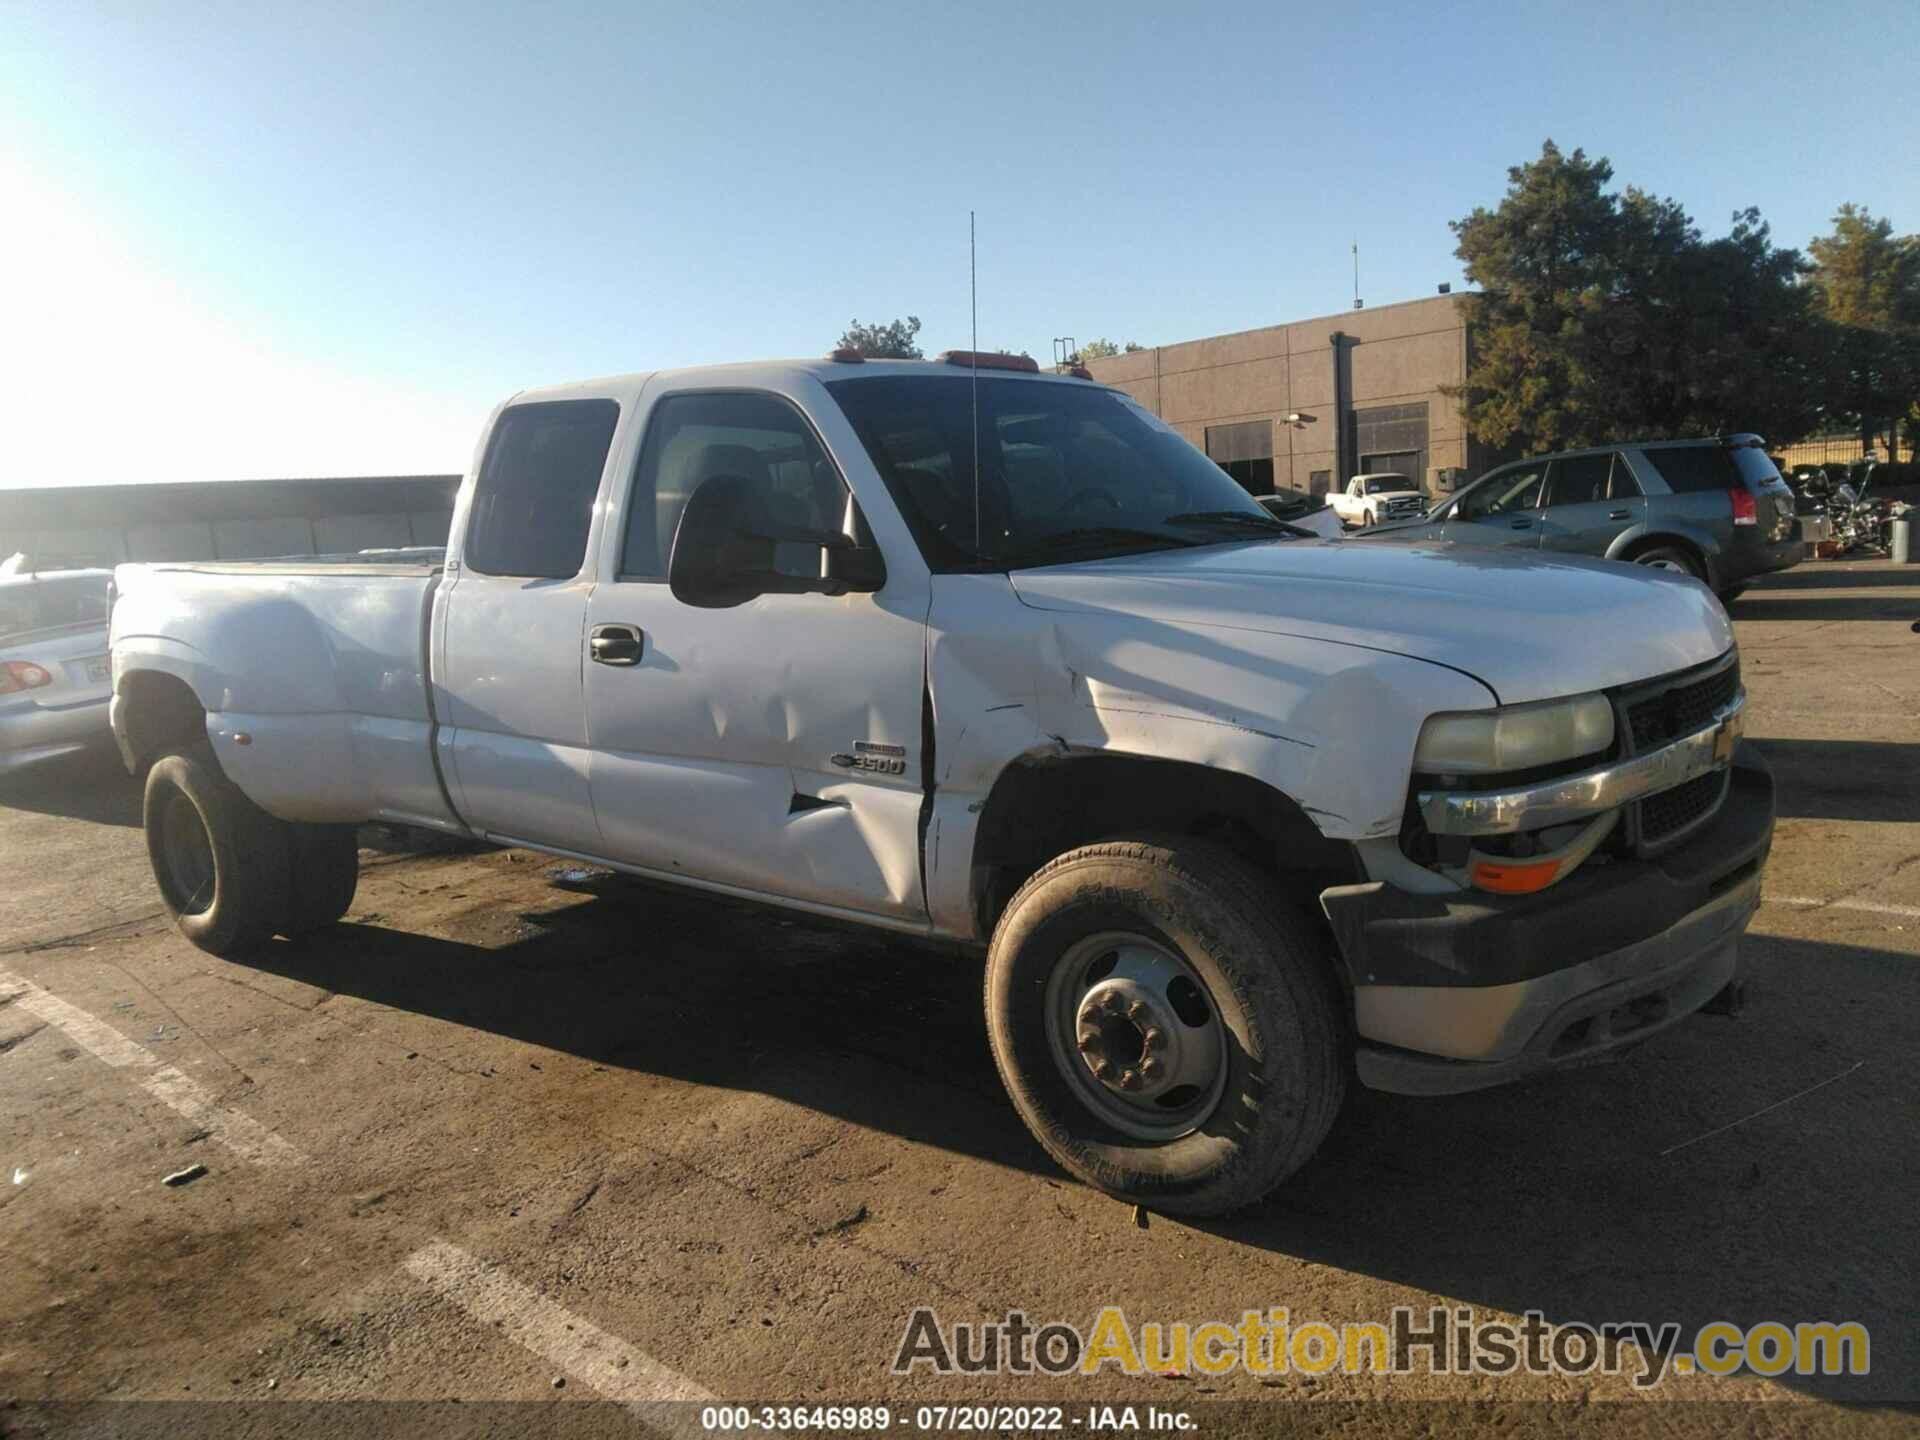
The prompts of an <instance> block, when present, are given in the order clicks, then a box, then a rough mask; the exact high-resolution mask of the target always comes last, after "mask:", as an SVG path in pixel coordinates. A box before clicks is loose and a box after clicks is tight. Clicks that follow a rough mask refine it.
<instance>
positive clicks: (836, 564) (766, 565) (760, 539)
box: [667, 475, 887, 610]
mask: <svg viewBox="0 0 1920 1440" xmlns="http://www.w3.org/2000/svg"><path fill="white" fill-rule="evenodd" d="M767 498H768V497H767V495H766V494H765V492H764V491H763V490H762V489H761V488H760V487H759V486H756V485H755V484H754V482H753V481H751V480H749V479H747V478H746V477H745V476H744V475H710V476H708V477H707V478H706V479H705V480H703V481H701V482H700V484H699V485H697V486H695V487H694V491H693V494H691V495H690V496H688V497H687V504H686V508H685V509H683V510H682V511H681V512H680V524H679V525H678V527H677V528H676V529H675V530H674V532H673V550H672V552H671V554H670V555H669V556H668V558H667V587H668V588H669V589H670V590H672V591H673V598H674V599H676V600H678V601H679V602H680V603H681V604H683V605H695V606H699V607H700V608H701V609H705V610H720V609H726V608H727V607H729V606H733V605H744V604H746V603H747V601H749V600H752V599H755V598H757V597H759V596H761V595H810V594H812V595H845V594H847V593H848V592H849V591H860V592H871V591H874V590H878V589H879V588H880V587H881V585H883V584H884V583H885V582H886V578H887V572H886V566H885V564H884V563H882V561H881V558H880V552H879V550H877V549H875V548H873V547H872V546H865V545H859V544H857V543H855V541H854V540H853V539H852V538H851V537H849V536H847V535H843V534H841V533H840V532H839V531H837V530H812V529H807V528H804V527H799V526H792V525H778V524H775V523H773V521H772V519H771V517H770V516H769V515H768V513H767V512H768V506H767V503H766V501H767ZM780 545H812V546H816V547H818V548H819V549H820V550H821V551H822V552H823V556H824V561H825V563H823V564H822V565H821V566H820V570H821V571H822V572H823V573H821V574H816V575H789V574H786V573H784V572H782V571H781V570H780V569H779V568H778V567H777V565H776V564H775V547H776V546H780Z"/></svg>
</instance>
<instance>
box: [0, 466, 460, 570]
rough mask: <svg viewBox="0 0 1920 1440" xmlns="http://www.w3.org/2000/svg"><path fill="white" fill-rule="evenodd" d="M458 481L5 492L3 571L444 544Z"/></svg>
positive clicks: (396, 478) (387, 479)
mask: <svg viewBox="0 0 1920 1440" xmlns="http://www.w3.org/2000/svg"><path fill="white" fill-rule="evenodd" d="M459 485H460V477H459V476H458V475H388V476H369V477H360V476H350V477H347V478H343V479H311V480H219V481H207V482H204V483H192V482H188V483H184V484H155V485H75V486H48V487H43V488H38V489H26V490H0V560H4V559H6V558H7V557H8V556H9V555H11V554H13V553H14V552H16V551H19V552H21V553H24V554H25V555H26V556H27V557H28V561H29V563H30V564H33V565H36V566H45V567H47V568H56V567H62V566H66V565H117V564H119V563H120V562H121V561H122V560H214V559H220V560H245V559H254V558H257V557H260V556H267V555H314V554H327V553H330V552H334V553H337V552H342V551H352V550H365V549H372V548H376V547H393V546H414V545H444V544H446V541H447V525H448V522H449V521H450V520H451V519H452V516H453V496H454V492H455V491H456V490H457V489H458V488H459Z"/></svg>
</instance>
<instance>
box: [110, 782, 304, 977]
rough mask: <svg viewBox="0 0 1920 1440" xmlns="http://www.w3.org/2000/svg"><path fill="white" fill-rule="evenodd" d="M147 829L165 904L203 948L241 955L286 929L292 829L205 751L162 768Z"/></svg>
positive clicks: (149, 793) (149, 798) (152, 786)
mask: <svg viewBox="0 0 1920 1440" xmlns="http://www.w3.org/2000/svg"><path fill="white" fill-rule="evenodd" d="M144 822H145V826H146V832H147V858H148V859H149V860H150V861H151V862H152V864H153V878H154V880H155V881H156V882H157V883H158V884H159V887H160V898H161V901H162V902H163V903H164V904H165V905H166V907H167V911H168V913H170V914H171V915H172V916H173V919H174V923H175V924H176V925H178V926H179V927H180V933H181V934H182V935H185V936H186V937H187V939H189V940H191V941H192V942H193V943H194V944H195V945H197V946H199V947H200V948H201V949H202V950H205V951H207V952H209V953H210V954H214V955H236V954H239V953H241V952H242V951H245V950H247V949H249V948H250V947H252V946H255V945H258V944H260V943H261V942H262V941H264V940H266V939H268V938H269V937H270V936H272V935H273V933H274V932H275V931H276V930H277V929H279V928H280V926H281V925H282V924H283V923H284V918H285V916H286V914H287V911H288V898H289V894H290V888H291V887H290V883H289V881H290V876H291V866H290V860H289V856H288V846H287V831H288V829H289V827H288V826H287V825H286V824H284V823H283V822H281V821H279V820H276V819H275V818H274V817H273V816H271V815H269V814H267V812H266V811H264V810H262V809H261V808H260V807H259V806H257V805H255V804H254V803H253V802H252V801H251V800H249V799H248V798H247V797H246V796H245V795H244V794H242V793H241V791H240V788H239V787H238V786H237V785H235V784H234V783H233V782H232V781H231V780H229V779H228V778H227V777H226V775H225V773H224V772H223V771H222V770H221V769H220V764H219V762H218V761H217V760H215V759H214V756H213V752H212V751H211V750H210V749H208V748H207V747H206V746H205V745H195V746H192V747H190V748H188V749H187V750H185V751H179V752H175V753H173V754H170V755H165V756H162V757H161V758H160V759H159V760H158V761H156V762H155V763H154V765H153V768H152V769H151V770H149V771H148V772H147V788H146V799H145V804H144Z"/></svg>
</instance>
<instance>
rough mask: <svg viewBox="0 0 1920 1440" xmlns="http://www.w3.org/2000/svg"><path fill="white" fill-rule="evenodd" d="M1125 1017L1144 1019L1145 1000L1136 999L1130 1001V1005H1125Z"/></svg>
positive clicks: (1145, 1016)
mask: <svg viewBox="0 0 1920 1440" xmlns="http://www.w3.org/2000/svg"><path fill="white" fill-rule="evenodd" d="M1127 1018H1128V1019H1129V1020H1144V1019H1146V1018H1147V1004H1146V1002H1145V1001H1144V1000H1136V1001H1134V1002H1133V1003H1132V1004H1131V1005H1129V1006H1128V1007H1127Z"/></svg>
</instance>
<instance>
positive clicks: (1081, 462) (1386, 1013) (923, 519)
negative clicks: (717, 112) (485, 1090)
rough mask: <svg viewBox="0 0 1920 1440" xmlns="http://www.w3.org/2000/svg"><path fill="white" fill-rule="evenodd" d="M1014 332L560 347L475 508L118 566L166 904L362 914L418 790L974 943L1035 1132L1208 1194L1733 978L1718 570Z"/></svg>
mask: <svg viewBox="0 0 1920 1440" xmlns="http://www.w3.org/2000/svg"><path fill="white" fill-rule="evenodd" d="M1032 368H1033V367H1032V362H1030V361H1024V360H1021V359H1017V358H1013V357H1001V356H981V357H970V356H964V355H963V356H948V357H943V359H941V360H936V361H929V362H866V363H859V362H857V361H856V360H854V359H852V358H851V357H842V358H838V359H830V360H822V361H794V362H780V363H766V364H754V365H739V366H727V367H718V368H712V369H702V370H687V371H677V372H657V373H653V374H641V375H631V376H623V377H617V378H613V379H608V380H603V381H596V382H591V383H586V384H577V385H568V386H562V387H558V388H554V389H548V390H540V391H533V392H528V393H524V394H521V395H517V396H515V397H514V398H513V399H512V400H510V401H508V402H507V403H505V404H504V405H502V406H501V407H500V408H499V409H498V410H497V411H496V412H495V413H494V414H493V416H492V417H491V419H490V420H489V422H488V425H487V428H486V432H485V434H484V435H483V436H482V438H481V442H480V445H479V448H478V450H477V451H476V454H475V458H474V463H473V467H472V470H471V472H470V473H469V474H468V476H467V478H466V481H465V483H464V484H463V486H462V488H461V491H460V497H459V501H458V504H457V508H456V513H455V517H454V522H453V527H452V532H451V536H450V539H449V544H448V548H447V551H446V553H445V557H444V561H442V560H441V559H440V557H436V556H422V557H392V558H385V559H379V558H373V557H342V558H341V559H339V560H337V561H332V562H299V563H260V564H180V565H125V566H122V567H120V569H119V570H118V572H117V579H116V584H117V601H116V604H115V606H114V610H113V617H112V641H113V651H112V653H113V673H114V695H113V702H112V715H113V726H114V732H115V735H116V737H117V738H118V741H119V743H120V746H121V748H122V751H123V753H124V755H125V758H126V760H127V763H128V764H129V766H131V767H133V768H134V769H136V771H145V772H146V775H147V779H146V827H147V834H148V842H149V846H150V849H151V852H152V856H153V863H154V871H155V875H156V878H157V880H158V883H159V888H160V892H161V894H162V896H163V897H164V899H165V902H166V904H167V906H168V907H169V908H170V909H171V910H172V911H173V913H174V914H175V915H176V916H177V917H178V921H179V924H180V926H181V928H182V930H183V931H184V932H185V933H186V934H187V935H188V936H189V937H190V938H191V939H193V940H194V941H195V942H196V943H198V944H200V945H202V946H203V947H205V948H207V949H209V950H212V951H214V952H216V953H221V954H244V953H245V951H246V949H247V948H248V947H250V946H256V945H260V944H263V943H271V942H270V939H269V937H271V936H273V935H275V934H296V933H301V932H305V931H311V930H314V929H317V928H319V927H323V926H325V925H328V924H331V923H333V922H334V921H336V920H337V919H339V918H340V917H341V916H342V915H343V914H344V913H345V912H346V909H347V908H348V906H349V904H350V903H351V899H352V895H353V890H354V884H355V877H356V858H357V857H356V850H355V838H354V837H355V832H354V827H355V826H356V825H358V824H359V823H361V822H365V821H371V820H381V821H393V822H403V823H405V824H409V825H416V826H425V827H429V828H431V829H436V830H441V831H446V832H451V833H455V834H460V835H472V836H479V837H484V838H486V839H488V840H491V841H496V842H499V843H502V844H513V845H525V846H530V847H533V848H536V849H540V850H544V851H548V852H551V853H553V854H556V855H563V856H573V857H579V858H581V859H586V860H591V861H593V862H596V863H599V864H603V865H608V866H612V867H615V868H618V869H621V870H626V871H630V872H632V873H635V874H638V875H643V876H649V877H652V878H654V879H657V880H662V881H669V882H673V883H677V884H683V885H691V886H696V887H701V888H704V889H707V890H711V891H717V892H721V893H724V894H727V895H732V896H739V897H747V898H751V899H755V900H760V901H765V902H768V903H770V904H773V905H781V906H790V907H795V908H798V909H802V910H807V911H812V912H815V913H818V914H822V915H829V916H835V917H840V918H842V919H847V920H856V921H860V922H864V923H868V924H873V925H878V926H885V927H888V928H890V929H893V930H896V931H900V932H904V933H906V934H910V935H917V936H924V937H928V938H930V939H941V940H946V941H952V942H960V943H962V944H965V945H972V946H979V947H985V949H986V953H987V961H986V964H987V983H986V1005H987V1017H988V1024H989V1031H990V1035H991V1039H992V1044H993V1049H994V1054H995V1058H996V1060H997V1062H998V1064H999V1068H1000V1071H1001V1074H1002V1076H1003V1078H1004V1079H1005V1081H1006V1084H1007V1088H1008V1091H1009V1093H1010V1094H1011V1096H1012V1098H1013V1101H1014V1103H1015V1105H1016V1107H1017V1108H1018V1109H1019V1111H1020V1113H1021V1115H1022V1116H1023V1117H1024V1118H1025V1120H1026V1121H1027V1123H1028V1124H1029V1125H1030V1126H1031V1127H1032V1129H1033V1131H1034V1133H1035V1134H1036V1135H1037V1136H1038V1137H1039V1138H1040V1140H1041V1142H1042V1143H1043V1144H1044V1145H1045V1146H1046V1147H1047V1149H1048V1150H1049V1151H1050V1152H1051V1153H1052V1154H1053V1155H1054V1156H1055V1157H1056V1158H1057V1159H1058V1160H1059V1161H1060V1163H1061V1164H1063V1165H1064V1166H1066V1167H1067V1168H1068V1169H1069V1170H1071V1171H1073V1172H1074V1173H1075V1174H1077V1175H1079V1176H1081V1177H1083V1178H1084V1179H1086V1180H1087V1181H1089V1182H1090V1183H1092V1184H1095V1185H1097V1186H1100V1187H1103V1188H1105V1189H1107V1190H1109V1191H1110V1192H1112V1193H1114V1194H1117V1195H1121V1196H1124V1197H1126V1198H1128V1199H1131V1200H1136V1201H1139V1202H1141V1203H1144V1204H1147V1205H1151V1206H1154V1207H1156V1208H1159V1209H1163V1210H1167V1211H1176V1212H1188V1213H1218V1212H1221V1211H1224V1210H1229V1209H1232V1208H1235V1207H1237V1206H1240V1205H1243V1204H1246V1203H1248V1202H1251V1201H1253V1200H1256V1199H1258V1198H1259V1197H1260V1196H1261V1195H1262V1194H1264V1193H1265V1192H1266V1191H1268V1190H1269V1189H1271V1188H1272V1187H1273V1186H1274V1185H1275V1184H1277V1183H1278V1182H1279V1181H1280V1180H1282V1179H1283V1178H1285V1177H1286V1176H1287V1175H1288V1174H1290V1173H1291V1172H1292V1171H1293V1170H1295V1169H1296V1168H1297V1167H1298V1166H1299V1165H1301V1164H1302V1163H1303V1162H1304V1161H1305V1160H1306V1158H1307V1157H1308V1156H1309V1155H1310V1154H1311V1153H1312V1152H1313V1150H1314V1148H1315V1147H1316V1146H1317V1145H1318V1144H1319V1142H1320V1140H1321V1139H1322V1138H1323V1137H1324V1135H1325V1134H1326V1132H1327V1129H1328V1127H1329V1126H1330V1125H1331V1124H1332V1122H1333V1119H1334V1116H1335V1114H1336V1112H1337V1111H1338V1110H1339V1108H1340V1105H1341V1101H1342V1097H1343V1095H1344V1093H1345V1090H1346V1088H1347V1085H1348V1084H1349V1080H1350V1078H1352V1077H1355V1076H1357V1078H1358V1079H1359V1080H1360V1081H1362V1082H1364V1083H1366V1084H1369V1085H1373V1086H1377V1087H1380V1088H1385V1089H1392V1090H1399V1091H1407V1092H1416V1093H1438V1092H1446V1091H1460V1090H1468V1089H1474V1088H1478V1087H1481V1086H1485V1085H1490V1084H1494V1083H1498V1082H1500V1081H1504V1080H1508V1079H1512V1078H1514V1077H1516V1076H1520V1075H1525V1074H1531V1073H1534V1072H1537V1071H1541V1070H1546V1069H1551V1068H1553V1067H1556V1066H1559V1065H1562V1064H1566V1063H1570V1062H1574V1061H1580V1060H1585V1059H1589V1058H1591V1057H1592V1056H1594V1055H1596V1054H1598V1053H1600V1052H1603V1051H1606V1050H1609V1049H1611V1048H1614V1047H1616V1046H1621V1045H1624V1044H1627V1043H1629V1042H1633V1041H1638V1040H1640V1039H1643V1038H1645V1037H1646V1036H1647V1035H1649V1034H1651V1033H1653V1032H1654V1031H1656V1030H1658V1029H1660V1028H1661V1027H1663V1026H1665V1025H1668V1024H1671V1023H1673V1022H1675V1021H1678V1020H1680V1019H1682V1018H1683V1017H1685V1016H1686V1015H1688V1014H1690V1013H1692V1012H1693V1011H1695V1010H1697V1009H1699V1008H1701V1007H1702V1006H1703V1005H1707V1004H1709V1002H1718V1004H1719V1006H1720V1008H1726V1007H1727V1006H1728V1005H1730V1002H1731V1000H1732V999H1733V998H1734V997H1735V996H1736V995H1737V993H1738V985H1737V969H1736V942H1737V939H1738V936H1739V934H1740V932H1741V931H1742V929H1743V928H1744V926H1745V924H1746V922H1747V920H1748V918H1749V916H1750V915H1751V913H1752V912H1753V910H1754V908H1755V906H1756V904H1757V903H1758V897H1759V889H1760V869H1761V865H1762V863H1763V861H1764V857H1765V855H1766V853H1767V849H1768V845H1769V842H1770V839H1771V835H1772V827H1773V799H1772V793H1773V792H1772V783H1771V780H1770V779H1769V777H1768V776H1767V774H1766V772H1765V770H1764V769H1763V768H1761V767H1760V766H1759V764H1758V762H1757V761H1756V760H1755V759H1753V757H1752V756H1751V755H1750V753H1749V751H1748V749H1747V748H1746V747H1744V746H1741V745H1740V744H1739V743H1738V742H1739V730H1740V720H1741V711H1742V706H1743V703H1744V692H1743V690H1742V688H1741V686H1740V679H1739V666H1738V657H1737V655H1736V653H1735V650H1734V645H1733V637H1732V631H1731V627H1730V625H1729V623H1728V621H1727V617H1726V614H1725V612H1724V611H1723V610H1722V609H1721V607H1720V606H1719V604H1718V603H1717V602H1716V601H1715V600H1714V598H1713V596H1712V595H1711V594H1710V593H1709V592H1708V591H1707V590H1706V589H1705V588H1704V587H1703V586H1701V585H1699V584H1696V583H1694V582H1692V581H1690V580H1685V579H1676V578H1674V577H1670V576H1665V575H1659V574H1653V573H1649V572H1646V571H1642V570H1633V569H1628V568H1625V567H1620V566H1615V565H1609V564H1605V563H1602V562H1595V561H1584V560H1559V559H1549V558H1543V557H1541V556H1538V555H1533V554H1528V555H1525V556H1515V555H1514V554H1512V553H1510V552H1506V551H1497V550H1466V551H1459V552H1452V551H1449V550H1448V549H1447V548H1446V547H1444V546H1437V545H1399V544H1386V543H1383V544H1376V545H1369V546H1363V547H1356V546H1353V545H1345V544H1341V543H1338V542H1326V541H1322V540H1319V539H1316V538H1313V537H1311V536H1309V535H1306V534H1305V533H1304V532H1301V531H1298V530H1294V529H1292V528H1290V527H1288V526H1286V525H1284V524H1281V523H1278V522H1276V521H1275V520H1273V519H1272V517H1270V516H1268V515H1267V514H1266V513H1265V512H1264V511H1263V510H1262V509H1261V507H1260V506H1259V505H1258V504H1257V503H1256V502H1255V501H1254V500H1253V499H1252V497H1250V496H1248V495H1247V494H1245V493H1244V492H1243V491H1242V490H1241V489H1240V487H1239V486H1238V485H1237V484H1235V483H1234V482H1233V481H1232V480H1231V479H1229V478H1228V477H1227V476H1226V475H1225V474H1224V473H1223V472H1222V471H1221V470H1220V469H1219V468H1218V467H1217V466H1215V465H1214V464H1213V463H1212V462H1210V461H1208V460H1207V459H1206V458H1205V457H1204V456H1202V455H1201V454H1199V453H1198V452H1197V451H1196V450H1194V449H1193V448H1192V447H1191V446H1190V445H1188V444H1187V443H1186V442H1185V441H1184V440H1182V439H1180V438H1179V437H1178V436H1177V435H1175V434H1174V433H1173V432H1172V431H1171V430H1170V429H1169V428H1168V427H1167V426H1166V425H1165V424H1164V423H1163V422H1161V421H1160V420H1159V419H1157V418H1156V417H1155V416H1153V415H1152V414H1151V413H1149V412H1148V411H1146V410H1144V409H1142V408H1141V407H1140V406H1138V405H1136V404H1135V403H1134V402H1133V401H1132V400H1130V399H1129V398H1127V397H1126V396H1124V395H1122V394H1119V393H1117V392H1114V391H1111V390H1108V389H1105V388H1103V387H1101V386H1099V385H1096V384H1092V383H1089V382H1087V381H1085V380H1082V379H1076V378H1071V377H1068V376H1045V375H1039V374H1035V373H1031V371H1032ZM1601 620H1604V622H1605V623H1603V624H1602V623H1596V622H1597V621H1601ZM929 955H930V958H929V963H941V962H939V961H938V959H937V958H935V957H934V952H932V951H930V952H929ZM711 1023H712V1025H713V1027H714V1030H715V1034H716V1036H717V1037H719V1038H720V1039H721V1040H724V1037H725V1034H726V1031H727V1024H728V1017H727V1016H726V1015H725V1014H724V1013H721V1014H715V1015H713V1016H712V1017H711ZM1569 1123H1577V1121H1575V1120H1574V1118H1573V1117H1571V1116H1570V1117H1569Z"/></svg>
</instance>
